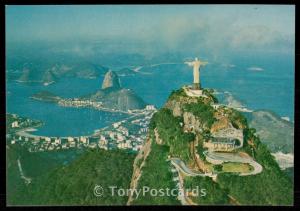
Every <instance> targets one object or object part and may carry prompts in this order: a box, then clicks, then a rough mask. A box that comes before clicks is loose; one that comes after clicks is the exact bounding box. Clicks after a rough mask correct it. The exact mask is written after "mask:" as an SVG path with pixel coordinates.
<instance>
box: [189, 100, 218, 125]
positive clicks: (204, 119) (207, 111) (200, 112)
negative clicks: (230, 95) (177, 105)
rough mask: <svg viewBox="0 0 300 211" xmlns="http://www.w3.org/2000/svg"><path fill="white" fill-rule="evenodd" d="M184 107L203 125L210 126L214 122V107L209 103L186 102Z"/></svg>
mask: <svg viewBox="0 0 300 211" xmlns="http://www.w3.org/2000/svg"><path fill="white" fill-rule="evenodd" d="M184 109H185V110H186V111H188V112H191V113H193V114H194V115H195V116H197V117H199V118H198V119H199V121H201V123H202V124H203V125H205V126H204V127H207V128H210V127H211V126H212V124H213V123H214V122H215V118H214V109H213V107H212V106H210V105H207V104H204V103H191V104H186V105H185V107H184Z"/></svg>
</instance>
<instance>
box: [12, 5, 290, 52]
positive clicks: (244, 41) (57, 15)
mask: <svg viewBox="0 0 300 211" xmlns="http://www.w3.org/2000/svg"><path fill="white" fill-rule="evenodd" d="M106 40H109V41H111V42H115V43H116V44H122V43H130V45H131V46H132V47H138V46H139V45H142V46H143V50H145V51H146V50H149V51H152V50H159V49H164V50H170V51H182V50H185V51H189V50H191V51H195V49H203V50H204V51H213V52H222V51H224V50H254V51H256V50H263V51H264V50H266V51H279V52H291V53H293V52H294V45H295V44H294V43H295V7H294V6H292V5H291V6H289V5H182V6H181V5H180V6H179V5H143V6H141V5H116V6H113V5H94V6H90V5H72V6H62V5H59V6H7V7H6V42H7V43H14V42H17V43H22V42H32V41H40V42H41V43H47V42H51V43H61V42H73V43H80V42H105V41H106Z"/></svg>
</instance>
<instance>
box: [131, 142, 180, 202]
mask: <svg viewBox="0 0 300 211" xmlns="http://www.w3.org/2000/svg"><path fill="white" fill-rule="evenodd" d="M168 152H169V147H168V146H164V145H157V144H152V147H151V152H150V154H149V156H148V157H147V159H146V165H145V166H144V167H143V168H142V176H141V178H140V180H139V183H138V188H137V189H143V187H149V188H150V189H156V190H159V189H164V190H166V189H167V188H169V189H170V190H171V189H175V182H174V181H173V180H172V177H173V176H172V172H171V171H170V165H171V164H169V163H168V162H167V161H166V159H167V156H168ZM165 193H166V191H165ZM133 204H134V205H153V204H155V205H179V204H180V202H179V201H178V200H177V199H176V197H174V196H172V195H170V196H167V195H165V196H160V195H157V196H151V195H150V193H149V192H148V193H146V194H145V195H144V196H143V194H140V196H139V197H138V198H137V199H135V200H134V201H133Z"/></svg>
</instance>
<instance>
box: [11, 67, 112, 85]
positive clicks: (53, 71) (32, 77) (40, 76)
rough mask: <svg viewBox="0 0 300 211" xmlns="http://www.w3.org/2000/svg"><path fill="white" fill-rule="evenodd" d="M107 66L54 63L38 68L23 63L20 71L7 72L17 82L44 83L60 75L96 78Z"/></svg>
mask: <svg viewBox="0 0 300 211" xmlns="http://www.w3.org/2000/svg"><path fill="white" fill-rule="evenodd" d="M108 69H109V68H107V67H103V66H101V65H94V64H90V63H80V64H74V65H65V64H55V65H51V66H48V67H44V68H40V67H38V66H36V65H33V64H29V65H24V66H23V67H22V69H21V70H20V71H18V72H17V73H16V72H8V78H10V79H13V80H16V81H18V82H25V83H30V82H39V83H43V84H44V85H49V84H51V83H54V82H57V81H58V80H59V79H60V78H62V77H78V78H98V77H99V76H103V75H104V74H105V72H106V71H107V70H108Z"/></svg>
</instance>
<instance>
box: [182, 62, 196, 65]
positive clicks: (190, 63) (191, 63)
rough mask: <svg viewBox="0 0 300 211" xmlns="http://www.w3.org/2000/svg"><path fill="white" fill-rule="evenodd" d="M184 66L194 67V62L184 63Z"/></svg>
mask: <svg viewBox="0 0 300 211" xmlns="http://www.w3.org/2000/svg"><path fill="white" fill-rule="evenodd" d="M184 64H187V65H188V66H194V63H193V62H184Z"/></svg>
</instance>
